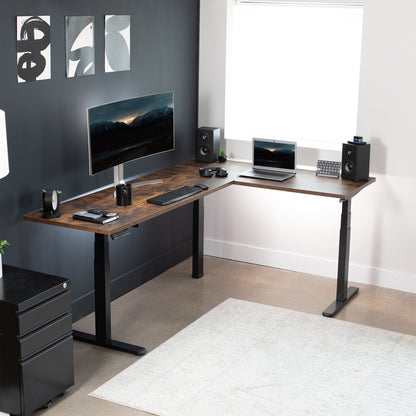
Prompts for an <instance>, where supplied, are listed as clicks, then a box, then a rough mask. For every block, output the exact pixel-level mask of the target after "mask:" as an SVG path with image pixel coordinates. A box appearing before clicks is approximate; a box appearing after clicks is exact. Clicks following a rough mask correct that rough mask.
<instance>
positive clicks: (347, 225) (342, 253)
mask: <svg viewBox="0 0 416 416" xmlns="http://www.w3.org/2000/svg"><path fill="white" fill-rule="evenodd" d="M350 237H351V199H346V200H343V201H342V213H341V229H340V233H339V253H338V277H337V297H336V300H335V301H334V302H332V303H331V305H329V306H328V307H327V308H326V309H325V310H324V311H323V312H322V315H324V316H327V317H333V316H334V315H335V314H336V313H337V312H338V311H339V310H340V309H341V308H342V307H343V306H344V305H345V304H346V303H347V302H348V301H349V300H350V299H351V298H352V297H353V296H354V295H356V294H357V292H358V287H348V267H349V260H350Z"/></svg>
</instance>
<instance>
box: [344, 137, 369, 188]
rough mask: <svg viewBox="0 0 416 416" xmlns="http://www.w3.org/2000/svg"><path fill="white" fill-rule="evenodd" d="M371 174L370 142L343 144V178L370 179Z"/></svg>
mask: <svg viewBox="0 0 416 416" xmlns="http://www.w3.org/2000/svg"><path fill="white" fill-rule="evenodd" d="M369 174H370V144H368V143H365V144H355V143H351V142H350V143H344V144H343V145H342V170H341V177H342V179H348V180H351V181H355V182H362V181H368V177H369Z"/></svg>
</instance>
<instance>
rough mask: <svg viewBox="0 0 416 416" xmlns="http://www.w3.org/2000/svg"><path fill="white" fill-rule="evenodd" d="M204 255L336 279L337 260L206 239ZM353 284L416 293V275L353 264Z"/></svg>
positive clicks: (351, 265)
mask: <svg viewBox="0 0 416 416" xmlns="http://www.w3.org/2000/svg"><path fill="white" fill-rule="evenodd" d="M204 246H205V247H204V254H206V255H209V256H214V257H221V258H226V259H230V260H236V261H243V262H246V263H254V264H259V265H262V266H269V267H276V268H279V269H286V270H292V271H296V272H301V273H308V274H314V275H318V276H324V277H331V278H334V279H335V278H336V277H337V259H336V260H328V259H322V258H318V257H308V256H302V255H300V254H297V253H289V252H283V251H276V250H270V249H265V248H261V247H254V246H247V245H242V244H236V243H227V242H224V241H218V240H211V239H205V240H204ZM348 280H349V281H350V282H357V283H364V284H368V285H374V286H380V287H385V288H389V289H396V290H401V291H404V292H411V293H416V275H415V274H410V273H402V272H397V271H390V270H381V269H371V268H369V267H366V266H359V265H357V264H353V263H351V262H350V267H349V277H348Z"/></svg>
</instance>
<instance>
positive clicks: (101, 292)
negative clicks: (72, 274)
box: [73, 233, 146, 355]
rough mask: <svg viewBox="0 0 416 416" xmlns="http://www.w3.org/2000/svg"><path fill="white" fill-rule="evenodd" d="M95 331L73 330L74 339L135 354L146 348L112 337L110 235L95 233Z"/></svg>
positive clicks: (140, 353) (143, 352)
mask: <svg viewBox="0 0 416 416" xmlns="http://www.w3.org/2000/svg"><path fill="white" fill-rule="evenodd" d="M94 289H95V333H96V335H91V334H87V333H84V332H80V331H73V335H74V339H76V340H77V341H83V342H88V343H90V344H94V345H99V346H101V347H106V348H110V349H113V350H118V351H123V352H128V353H130V354H135V355H144V354H146V349H145V348H143V347H139V346H136V345H131V344H126V343H124V342H120V341H115V340H113V339H111V291H110V289H111V281H110V249H109V244H108V236H107V235H103V234H97V233H96V234H95V243H94Z"/></svg>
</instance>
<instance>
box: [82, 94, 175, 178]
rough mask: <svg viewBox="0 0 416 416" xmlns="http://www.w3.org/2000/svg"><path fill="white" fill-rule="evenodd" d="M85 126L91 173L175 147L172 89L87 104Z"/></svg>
mask: <svg viewBox="0 0 416 416" xmlns="http://www.w3.org/2000/svg"><path fill="white" fill-rule="evenodd" d="M88 128H89V140H88V151H89V171H90V175H93V174H95V173H98V172H101V171H103V170H105V169H109V168H112V167H114V166H117V165H121V164H123V163H125V162H129V161H131V160H134V159H138V158H142V157H146V156H150V155H154V154H157V153H161V152H167V151H169V150H174V148H175V139H174V136H175V134H174V100H173V92H166V93H159V94H152V95H146V96H143V97H137V98H130V99H127V100H122V101H116V102H112V103H109V104H104V105H100V106H97V107H93V108H89V109H88Z"/></svg>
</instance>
